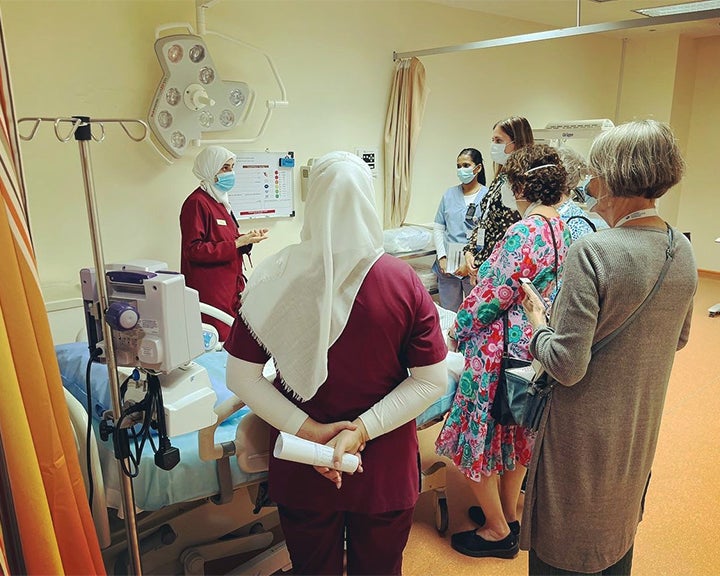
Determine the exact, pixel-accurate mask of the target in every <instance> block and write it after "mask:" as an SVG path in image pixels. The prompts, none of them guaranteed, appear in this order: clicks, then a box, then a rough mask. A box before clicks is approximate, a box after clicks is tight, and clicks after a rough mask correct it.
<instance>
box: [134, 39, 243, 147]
mask: <svg viewBox="0 0 720 576" xmlns="http://www.w3.org/2000/svg"><path fill="white" fill-rule="evenodd" d="M155 53H156V55H157V57H158V60H159V62H160V66H161V67H162V70H163V77H162V80H161V81H160V84H159V85H158V88H157V90H156V92H155V96H154V97H153V101H152V105H151V107H150V112H149V114H148V124H149V126H150V129H151V130H152V133H153V135H154V136H155V137H156V138H157V140H158V141H159V142H160V143H161V144H162V145H163V147H164V148H165V149H166V150H167V151H168V152H169V153H170V154H171V155H172V156H174V157H175V158H181V157H182V156H183V155H184V154H185V152H186V151H187V147H188V146H189V145H190V144H191V143H192V142H193V141H198V140H200V137H201V132H206V131H219V130H230V129H232V128H234V127H235V126H237V124H238V122H240V120H242V119H243V118H244V117H245V116H246V115H247V113H248V112H249V107H250V105H251V103H252V98H251V96H252V93H251V90H250V87H249V86H248V85H247V84H246V83H245V82H230V81H224V80H222V79H221V78H220V77H219V74H218V72H217V68H216V67H215V64H214V63H213V60H212V58H211V56H210V53H209V52H208V49H207V47H206V45H205V42H204V40H203V39H202V38H201V37H200V36H196V35H193V34H183V35H172V36H165V37H162V38H158V39H157V40H156V42H155Z"/></svg>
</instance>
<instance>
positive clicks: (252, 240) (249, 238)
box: [235, 228, 268, 248]
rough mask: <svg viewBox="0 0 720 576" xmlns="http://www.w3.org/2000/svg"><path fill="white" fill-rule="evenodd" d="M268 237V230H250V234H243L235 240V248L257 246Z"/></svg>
mask: <svg viewBox="0 0 720 576" xmlns="http://www.w3.org/2000/svg"><path fill="white" fill-rule="evenodd" d="M267 237H268V229H267V228H259V229H257V230H250V231H249V232H246V233H245V234H242V235H240V236H238V237H237V238H235V248H242V247H243V246H247V245H248V244H257V243H258V242H262V241H263V240H266V239H267Z"/></svg>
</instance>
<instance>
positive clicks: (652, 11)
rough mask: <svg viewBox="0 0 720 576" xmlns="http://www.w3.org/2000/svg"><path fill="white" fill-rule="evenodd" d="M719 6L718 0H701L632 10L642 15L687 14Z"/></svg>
mask: <svg viewBox="0 0 720 576" xmlns="http://www.w3.org/2000/svg"><path fill="white" fill-rule="evenodd" d="M719 8H720V0H703V1H701V2H685V3H684V4H672V5H670V6H658V7H656V8H640V9H638V10H633V12H637V13H638V14H642V15H643V16H672V15H674V14H689V13H691V12H704V11H705V10H717V9H719Z"/></svg>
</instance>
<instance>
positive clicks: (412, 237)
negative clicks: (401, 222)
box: [383, 226, 432, 254]
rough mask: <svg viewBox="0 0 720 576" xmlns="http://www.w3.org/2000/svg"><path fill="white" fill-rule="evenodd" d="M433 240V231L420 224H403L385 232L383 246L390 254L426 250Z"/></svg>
mask: <svg viewBox="0 0 720 576" xmlns="http://www.w3.org/2000/svg"><path fill="white" fill-rule="evenodd" d="M431 241H432V232H431V231H430V230H427V229H426V228H420V227H419V226H402V227H400V228H391V229H390V230H385V231H384V232H383V247H384V248H385V252H387V253H388V254H402V253H404V252H417V251H419V250H424V249H425V248H427V246H428V244H430V242H431Z"/></svg>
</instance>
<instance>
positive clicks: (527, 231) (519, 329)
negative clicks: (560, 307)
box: [435, 215, 571, 482]
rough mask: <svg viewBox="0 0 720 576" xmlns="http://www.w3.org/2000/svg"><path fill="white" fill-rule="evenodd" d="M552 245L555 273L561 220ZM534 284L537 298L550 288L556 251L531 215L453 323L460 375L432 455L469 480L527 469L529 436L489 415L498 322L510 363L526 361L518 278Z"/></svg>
mask: <svg viewBox="0 0 720 576" xmlns="http://www.w3.org/2000/svg"><path fill="white" fill-rule="evenodd" d="M550 222H551V223H552V226H553V231H554V233H555V238H556V241H557V254H558V274H562V262H563V260H564V258H565V254H566V252H567V249H568V247H569V246H570V242H571V240H570V233H569V231H568V230H567V229H566V228H565V226H564V224H563V223H562V221H561V220H560V218H551V219H550ZM521 277H526V278H530V279H531V280H533V283H534V284H535V286H536V287H537V288H538V290H540V292H541V293H542V294H543V296H545V297H547V296H549V295H550V293H551V292H553V290H554V287H555V250H554V249H553V245H552V236H551V233H550V227H549V226H548V223H547V221H546V220H545V219H544V218H542V217H541V216H538V215H531V216H528V217H527V218H524V219H523V220H520V221H519V222H516V223H515V224H513V225H512V226H510V227H509V228H508V230H507V232H506V234H505V236H504V237H503V238H502V240H500V241H499V242H498V243H497V244H496V245H495V249H494V250H493V252H492V254H491V255H490V257H489V258H488V259H487V260H486V261H485V262H483V264H482V265H481V266H480V269H479V270H478V283H477V286H475V288H473V290H472V292H471V293H470V294H469V295H468V296H467V298H465V301H464V302H463V303H462V306H461V307H460V310H458V313H457V318H456V321H455V335H456V338H457V341H458V347H459V351H460V352H462V353H463V355H464V356H465V364H464V369H463V373H462V375H461V377H460V382H459V383H458V388H457V391H456V392H455V398H454V399H453V403H452V406H451V407H450V412H449V414H448V417H447V419H446V420H445V424H444V425H443V428H442V431H441V432H440V435H439V436H438V439H437V441H436V443H435V448H436V451H437V453H438V454H440V455H441V456H446V457H448V458H450V459H451V460H452V461H453V463H454V464H455V465H456V466H457V467H458V468H459V469H460V471H461V472H463V474H465V475H466V476H467V477H468V478H470V479H471V480H475V481H477V482H479V481H480V480H481V479H482V477H483V476H490V475H491V474H494V473H497V474H502V473H503V472H504V471H505V470H514V469H515V463H516V462H520V464H522V465H523V466H527V465H528V464H529V462H530V457H531V455H532V448H533V444H534V436H533V435H532V433H531V432H529V431H528V430H526V429H525V428H521V427H519V426H501V425H500V424H497V423H496V422H495V420H494V419H493V417H492V416H491V415H490V407H491V405H492V401H493V398H494V397H495V390H496V388H497V382H498V376H499V372H500V362H501V358H502V353H503V321H502V315H503V314H504V313H505V312H507V313H508V326H509V328H508V346H509V348H510V350H509V352H510V356H512V357H515V358H522V359H530V353H529V352H528V347H529V344H530V338H531V337H532V327H531V326H530V324H529V322H528V320H527V318H526V317H525V312H524V311H523V308H522V305H521V304H520V303H521V302H522V299H523V298H524V296H525V293H524V291H523V290H522V289H521V288H520V278H521Z"/></svg>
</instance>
